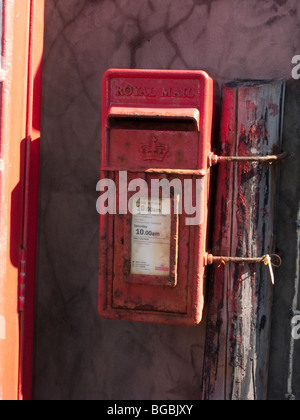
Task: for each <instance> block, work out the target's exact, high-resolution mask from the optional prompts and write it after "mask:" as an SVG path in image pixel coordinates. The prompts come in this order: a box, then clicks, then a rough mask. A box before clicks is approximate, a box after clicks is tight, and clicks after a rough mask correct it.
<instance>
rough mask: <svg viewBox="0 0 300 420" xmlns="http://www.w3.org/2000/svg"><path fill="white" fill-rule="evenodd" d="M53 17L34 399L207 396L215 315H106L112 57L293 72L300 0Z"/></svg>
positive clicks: (64, 3) (68, 7) (212, 0)
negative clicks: (104, 104)
mask: <svg viewBox="0 0 300 420" xmlns="http://www.w3.org/2000/svg"><path fill="white" fill-rule="evenodd" d="M45 21H46V32H45V53H44V60H43V71H44V76H43V112H42V141H41V178H40V209H39V211H40V212H39V244H38V279H37V293H36V323H35V348H34V352H35V354H34V385H33V398H34V399H198V398H200V395H201V390H200V387H201V374H202V357H203V349H204V340H205V321H204V322H203V323H202V324H200V325H199V326H198V327H196V328H178V327H172V326H162V325H149V324H140V323H127V322H119V321H105V320H103V319H101V318H100V316H99V315H98V311H97V289H98V278H97V277H98V276H97V271H98V229H99V228H98V222H99V220H98V214H97V212H96V207H95V204H96V199H97V193H96V183H97V181H98V179H99V162H100V139H101V95H102V92H101V79H102V76H103V73H104V72H105V70H106V69H108V68H110V67H120V68H126V67H128V68H158V69H203V70H206V71H207V72H208V73H209V74H210V75H211V76H212V77H213V78H214V79H215V80H216V81H217V82H218V83H219V85H221V84H222V82H223V81H224V80H226V79H230V78H235V77H240V78H279V77H287V78H288V79H289V78H290V77H291V69H292V65H291V59H292V57H293V56H294V55H296V54H300V28H299V21H300V2H299V1H298V0H264V1H261V0H251V1H249V0H138V1H137V0H46V16H45ZM299 96H300V90H299V83H297V82H290V83H289V84H288V93H287V107H286V123H285V132H284V146H285V148H286V149H287V150H289V151H293V152H294V153H295V157H294V158H292V159H291V160H290V161H289V163H288V164H287V165H284V166H283V170H282V173H283V178H282V183H281V201H282V204H281V206H280V209H279V213H280V214H279V219H280V224H279V228H278V239H279V240H278V244H279V247H280V248H281V249H282V250H283V252H284V254H285V255H286V256H287V257H286V258H285V260H284V265H283V267H282V268H281V269H280V270H278V272H277V274H276V277H277V281H276V286H275V306H274V309H275V310H274V315H273V317H274V327H273V331H274V332H273V339H272V353H271V367H270V391H269V395H270V398H277V399H281V398H284V394H285V392H286V379H287V373H286V372H287V362H288V351H289V340H290V318H289V316H288V311H289V308H290V306H291V304H292V298H293V281H294V274H295V241H296V231H295V220H296V217H297V214H296V213H297V201H298V200H299V169H298V167H299V165H298V161H297V157H298V158H299V157H300V156H299V154H300V150H299V111H300V100H299ZM216 122H217V121H216ZM297 345H298V343H297V344H296V346H297ZM297 370H298V371H297ZM297 375H298V376H297ZM299 375H300V369H299V367H296V370H295V379H296V380H297V378H298V380H299ZM296 388H298V391H297V392H298V394H297V395H298V396H299V397H300V395H299V391H300V384H299V382H298V385H297V383H296Z"/></svg>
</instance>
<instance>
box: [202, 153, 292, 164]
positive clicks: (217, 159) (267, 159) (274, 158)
mask: <svg viewBox="0 0 300 420" xmlns="http://www.w3.org/2000/svg"><path fill="white" fill-rule="evenodd" d="M289 156H290V154H289V153H288V152H283V153H280V154H278V155H268V156H217V155H215V154H214V153H212V154H211V155H210V157H209V159H210V166H213V165H217V164H218V163H222V162H260V163H266V164H269V165H272V164H273V163H279V162H282V161H283V160H285V159H287V158H288V157H289Z"/></svg>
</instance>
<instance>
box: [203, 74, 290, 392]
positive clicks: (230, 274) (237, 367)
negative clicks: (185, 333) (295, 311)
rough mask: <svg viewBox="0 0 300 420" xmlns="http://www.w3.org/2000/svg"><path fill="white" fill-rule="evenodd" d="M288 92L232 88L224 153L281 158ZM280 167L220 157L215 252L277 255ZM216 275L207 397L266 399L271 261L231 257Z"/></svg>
mask: <svg viewBox="0 0 300 420" xmlns="http://www.w3.org/2000/svg"><path fill="white" fill-rule="evenodd" d="M284 93H285V82H284V81H283V80H279V81H278V80H277V81H233V82H230V83H227V84H226V85H225V86H224V88H223V103H222V117H221V132H220V151H219V154H220V155H221V156H239V157H253V156H266V155H270V154H272V155H274V154H277V153H279V152H280V151H281V133H282V118H283V105H284ZM279 166H280V165H277V164H276V163H275V162H274V161H272V160H271V159H270V160H268V159H266V160H263V159H257V161H253V160H252V161H251V160H250V161H248V160H241V161H237V162H235V161H234V160H233V161H223V162H222V160H221V159H220V160H219V164H218V176H217V198H216V206H215V209H216V210H215V211H216V213H215V218H214V234H213V235H214V236H213V249H212V254H213V255H217V256H224V257H227V256H231V257H245V258H252V257H263V256H264V255H266V254H272V253H273V252H274V246H275V241H274V221H275V207H276V206H275V204H276V189H277V173H278V170H277V169H278V168H279ZM261 261H262V262H267V259H266V258H263V259H262V260H261ZM213 271H214V273H213V275H212V278H211V280H210V284H209V303H208V322H207V338H206V348H205V355H204V370H203V399H206V400H208V399H212V400H253V399H257V400H262V399H265V398H266V392H267V378H268V359H269V339H270V327H271V305H272V289H273V284H272V282H271V277H270V272H269V269H268V267H267V266H265V264H263V263H256V264H255V263H249V262H244V263H236V262H226V259H225V258H224V259H223V260H222V259H220V262H219V263H216V264H215V265H214V270H213Z"/></svg>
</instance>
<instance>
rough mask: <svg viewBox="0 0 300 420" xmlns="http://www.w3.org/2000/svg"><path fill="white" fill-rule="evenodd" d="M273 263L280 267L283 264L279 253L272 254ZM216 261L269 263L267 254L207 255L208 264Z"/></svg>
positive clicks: (223, 262)
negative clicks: (241, 255)
mask: <svg viewBox="0 0 300 420" xmlns="http://www.w3.org/2000/svg"><path fill="white" fill-rule="evenodd" d="M270 260H271V264H272V266H274V267H280V266H281V264H282V260H281V258H280V256H279V255H277V254H272V255H270ZM214 263H221V264H227V263H236V264H245V263H248V264H252V263H264V264H265V265H267V263H268V260H267V255H263V256H262V257H248V258H247V257H221V256H215V255H212V254H208V255H207V264H214Z"/></svg>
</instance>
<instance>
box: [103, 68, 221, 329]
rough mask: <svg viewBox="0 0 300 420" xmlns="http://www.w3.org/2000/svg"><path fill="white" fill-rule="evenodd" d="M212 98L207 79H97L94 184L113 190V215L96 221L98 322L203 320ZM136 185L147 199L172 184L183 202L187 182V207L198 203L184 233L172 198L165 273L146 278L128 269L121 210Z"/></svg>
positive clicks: (172, 75)
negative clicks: (98, 152)
mask: <svg viewBox="0 0 300 420" xmlns="http://www.w3.org/2000/svg"><path fill="white" fill-rule="evenodd" d="M212 97H213V83H212V79H211V78H210V77H209V76H208V75H207V74H206V73H205V72H202V71H167V70H163V71H161V70H109V71H107V72H106V74H105V76H104V79H103V116H102V117H103V121H102V156H101V179H110V180H112V181H114V183H115V185H116V214H102V215H101V216H100V253H99V258H100V272H99V312H100V314H101V315H102V316H103V317H105V318H109V319H124V320H131V321H143V322H155V323H166V324H175V325H195V324H198V323H199V322H200V321H201V319H202V312H203V284H204V269H205V261H206V259H205V252H206V240H207V216H208V195H209V175H210V160H209V156H210V154H211V123H212V101H213V99H212ZM120 171H126V180H125V181H124V180H122V179H121V173H120ZM137 178H138V179H140V180H144V181H146V185H147V186H148V190H147V196H148V197H150V195H151V191H152V190H151V187H152V182H159V181H160V180H167V181H169V182H172V181H178V182H179V183H180V185H181V186H182V187H183V191H182V196H181V199H182V201H184V198H185V195H186V193H187V190H186V189H185V184H184V181H188V180H189V181H190V182H191V185H192V191H190V195H192V198H193V204H194V203H195V202H196V199H197V200H198V199H199V203H201V204H200V208H201V217H200V220H199V221H198V223H197V224H196V225H195V226H193V225H188V224H187V223H186V219H187V217H189V215H188V214H187V210H186V209H185V208H184V206H183V205H182V214H177V212H175V211H174V208H176V206H177V205H178V202H177V195H176V194H175V192H174V195H173V196H172V198H171V199H170V202H171V216H170V245H169V251H170V253H169V254H170V256H169V270H168V269H166V268H164V267H156V268H155V270H157V273H156V274H151V275H148V274H141V273H139V274H136V273H135V272H134V269H133V267H134V264H136V263H137V262H134V261H133V259H132V252H133V250H132V246H133V245H132V241H131V238H132V237H133V234H134V233H133V227H132V226H133V216H132V214H131V213H130V212H129V211H128V208H127V203H128V200H130V198H131V197H132V192H128V185H129V184H130V182H131V181H133V180H136V179H137ZM197 183H198V184H199V185H200V186H201V187H200V188H199V189H198V190H197V191H196V184H197ZM198 184H197V185H198ZM124 194H127V198H126V208H125V209H124V204H123V203H121V197H123V195H124ZM196 194H197V197H196ZM157 198H162V195H160V196H159V197H157ZM189 198H190V197H189ZM181 204H183V203H182V202H181ZM120 210H121V211H120ZM152 234H153V232H152ZM155 247H156V245H155ZM155 247H154V249H156V248H155ZM153 252H155V251H153ZM138 263H139V264H140V262H138ZM165 270H167V271H168V273H165V272H164V271H165Z"/></svg>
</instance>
